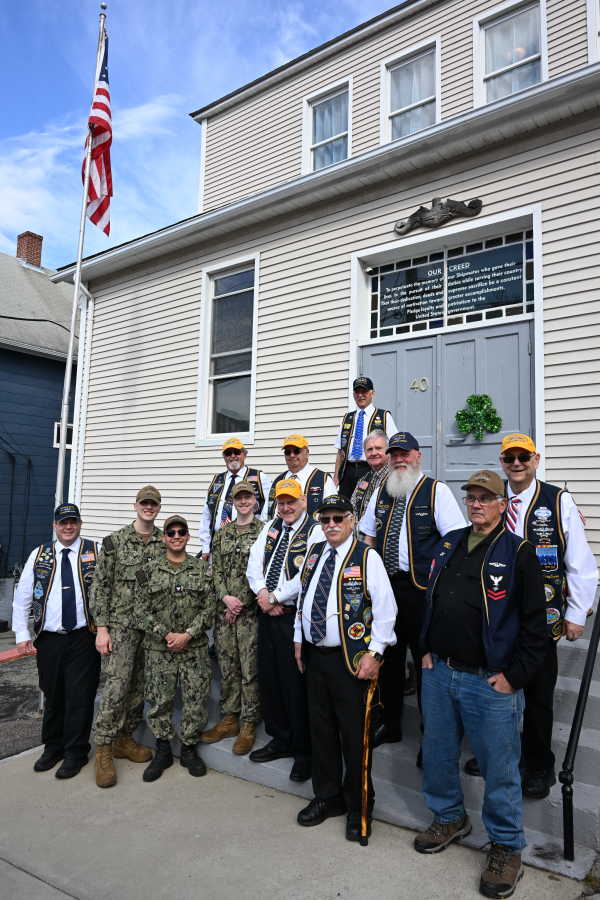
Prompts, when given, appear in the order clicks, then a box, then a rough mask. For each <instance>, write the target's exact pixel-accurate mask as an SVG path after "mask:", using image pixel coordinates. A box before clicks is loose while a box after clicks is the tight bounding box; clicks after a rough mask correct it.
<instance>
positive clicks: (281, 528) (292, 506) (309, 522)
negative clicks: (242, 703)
mask: <svg viewBox="0 0 600 900" xmlns="http://www.w3.org/2000/svg"><path fill="white" fill-rule="evenodd" d="M275 491H276V502H277V507H276V508H277V515H276V516H275V517H274V518H273V519H270V521H269V522H267V524H266V525H265V526H264V528H263V530H262V531H261V533H260V535H259V536H258V538H257V540H256V542H255V543H254V544H253V545H252V548H251V550H250V557H249V559H248V567H247V569H246V577H247V579H248V584H249V585H250V588H251V590H252V591H253V592H254V594H255V595H256V598H257V600H258V606H259V608H260V612H259V615H258V685H259V690H260V699H261V706H262V714H263V719H264V723H265V731H266V732H267V734H268V735H269V736H270V737H271V740H270V741H269V742H268V744H266V745H265V746H264V747H260V748H259V749H257V750H253V751H252V753H251V754H250V757H249V758H250V759H251V760H252V762H256V763H262V762H271V760H274V759H284V758H286V757H293V758H294V764H293V766H292V769H291V772H290V778H291V779H292V781H298V782H301V781H307V780H308V779H309V778H310V772H311V758H310V757H311V745H310V733H309V728H308V712H307V708H306V687H305V683H304V678H303V677H302V675H301V674H300V672H299V671H298V668H297V666H296V663H295V661H294V618H295V615H296V594H297V591H296V592H295V593H294V591H291V592H290V591H286V593H285V596H283V593H284V589H285V587H286V583H287V582H289V581H291V580H292V579H294V577H295V576H296V575H297V573H298V572H299V571H300V568H301V567H302V565H303V564H304V560H305V558H306V553H307V547H308V544H309V542H310V540H311V538H312V533H313V531H316V532H317V533H318V534H320V529H318V526H317V525H316V523H315V520H314V519H313V517H312V516H309V515H308V513H307V510H306V497H305V496H304V494H303V493H302V488H301V485H300V481H299V480H298V479H293V478H286V479H282V480H281V481H278V482H277V485H276V487H275Z"/></svg>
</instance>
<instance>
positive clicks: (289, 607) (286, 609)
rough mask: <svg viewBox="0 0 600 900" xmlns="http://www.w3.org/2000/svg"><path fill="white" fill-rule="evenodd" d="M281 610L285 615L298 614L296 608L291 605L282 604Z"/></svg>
mask: <svg viewBox="0 0 600 900" xmlns="http://www.w3.org/2000/svg"><path fill="white" fill-rule="evenodd" d="M281 608H282V610H283V611H284V613H295V612H296V607H295V606H292V605H291V604H289V603H282V604H281Z"/></svg>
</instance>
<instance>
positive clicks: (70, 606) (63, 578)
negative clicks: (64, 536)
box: [60, 547, 77, 631]
mask: <svg viewBox="0 0 600 900" xmlns="http://www.w3.org/2000/svg"><path fill="white" fill-rule="evenodd" d="M70 552H71V551H70V550H69V549H68V547H65V549H64V550H63V551H62V560H61V564H60V583H61V586H62V627H63V628H64V629H65V631H73V629H74V628H75V626H76V625H77V607H76V605H75V582H74V580H73V569H72V568H71V563H70V562H69V553H70Z"/></svg>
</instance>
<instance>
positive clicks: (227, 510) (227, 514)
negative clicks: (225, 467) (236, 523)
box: [219, 475, 235, 528]
mask: <svg viewBox="0 0 600 900" xmlns="http://www.w3.org/2000/svg"><path fill="white" fill-rule="evenodd" d="M234 484H235V475H230V476H229V485H228V487H227V493H226V494H225V500H224V502H223V509H222V510H221V522H220V524H219V528H222V527H223V525H227V524H228V523H229V522H231V513H232V512H233V499H232V497H231V492H232V490H233V486H234Z"/></svg>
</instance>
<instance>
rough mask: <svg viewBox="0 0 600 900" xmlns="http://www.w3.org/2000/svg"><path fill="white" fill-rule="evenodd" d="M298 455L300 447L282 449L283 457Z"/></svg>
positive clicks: (300, 450)
mask: <svg viewBox="0 0 600 900" xmlns="http://www.w3.org/2000/svg"><path fill="white" fill-rule="evenodd" d="M299 453H302V447H284V448H283V455H284V456H298V454H299Z"/></svg>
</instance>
